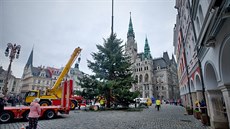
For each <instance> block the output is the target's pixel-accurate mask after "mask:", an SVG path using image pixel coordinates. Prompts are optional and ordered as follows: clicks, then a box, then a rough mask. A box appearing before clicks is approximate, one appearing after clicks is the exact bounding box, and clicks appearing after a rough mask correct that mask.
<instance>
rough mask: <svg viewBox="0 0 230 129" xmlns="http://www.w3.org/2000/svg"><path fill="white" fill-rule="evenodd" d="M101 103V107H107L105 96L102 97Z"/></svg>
mask: <svg viewBox="0 0 230 129" xmlns="http://www.w3.org/2000/svg"><path fill="white" fill-rule="evenodd" d="M100 105H101V109H104V108H105V99H104V97H101V99H100Z"/></svg>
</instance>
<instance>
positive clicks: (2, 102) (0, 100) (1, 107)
mask: <svg viewBox="0 0 230 129" xmlns="http://www.w3.org/2000/svg"><path fill="white" fill-rule="evenodd" d="M5 104H6V103H5V100H4V95H3V94H2V93H0V115H1V113H2V112H3V111H4V106H5Z"/></svg>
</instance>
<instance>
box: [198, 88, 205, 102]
mask: <svg viewBox="0 0 230 129" xmlns="http://www.w3.org/2000/svg"><path fill="white" fill-rule="evenodd" d="M196 96H197V100H199V101H200V102H201V100H202V99H203V98H204V97H203V93H202V91H201V90H197V91H196Z"/></svg>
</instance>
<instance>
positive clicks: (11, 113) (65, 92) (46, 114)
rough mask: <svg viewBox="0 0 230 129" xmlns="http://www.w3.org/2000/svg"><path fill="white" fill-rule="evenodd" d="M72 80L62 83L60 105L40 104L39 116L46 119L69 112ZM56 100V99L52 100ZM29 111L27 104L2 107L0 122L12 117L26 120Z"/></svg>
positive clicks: (10, 119)
mask: <svg viewBox="0 0 230 129" xmlns="http://www.w3.org/2000/svg"><path fill="white" fill-rule="evenodd" d="M72 90H73V80H69V81H65V82H63V83H62V97H61V100H60V105H58V106H41V115H40V117H43V118H46V119H52V118H54V117H56V116H57V115H58V112H59V113H61V114H69V111H70V103H71V102H70V98H71V96H72V93H73V91H72ZM53 101H56V100H53ZM29 112H30V107H29V106H24V105H22V106H18V107H4V110H3V112H1V113H0V123H7V122H10V121H12V120H14V119H21V118H22V119H24V120H26V121H28V119H29V118H28V115H29Z"/></svg>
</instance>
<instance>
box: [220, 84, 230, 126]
mask: <svg viewBox="0 0 230 129" xmlns="http://www.w3.org/2000/svg"><path fill="white" fill-rule="evenodd" d="M220 88H221V91H222V94H223V97H224V102H225V107H226V112H227V116H228V120H230V85H229V86H221V87H220ZM228 124H229V127H230V122H229V121H228Z"/></svg>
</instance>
